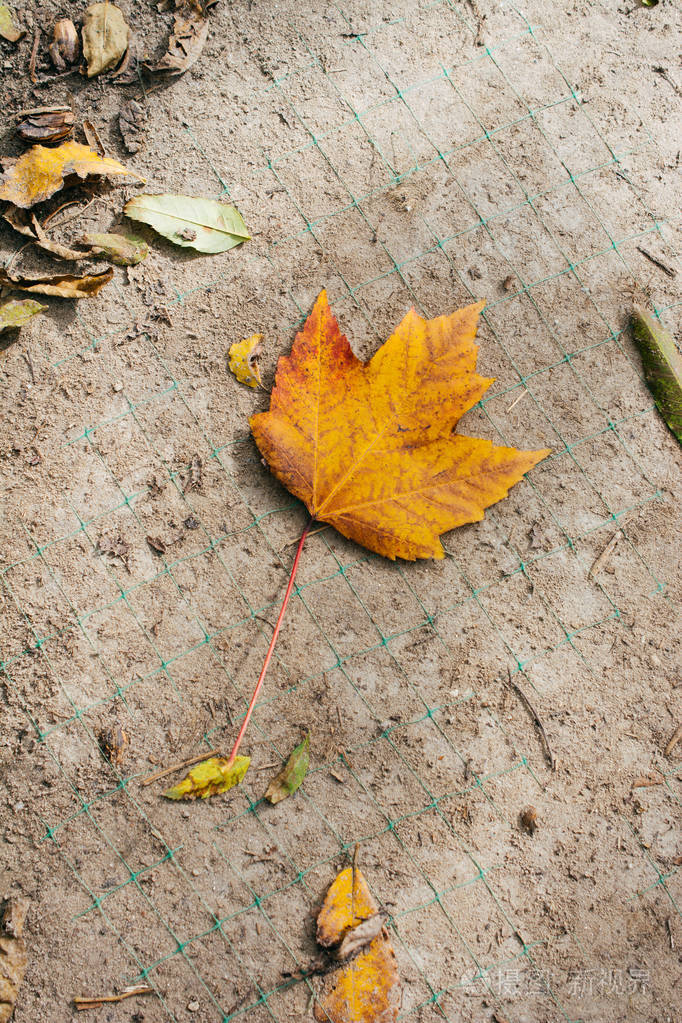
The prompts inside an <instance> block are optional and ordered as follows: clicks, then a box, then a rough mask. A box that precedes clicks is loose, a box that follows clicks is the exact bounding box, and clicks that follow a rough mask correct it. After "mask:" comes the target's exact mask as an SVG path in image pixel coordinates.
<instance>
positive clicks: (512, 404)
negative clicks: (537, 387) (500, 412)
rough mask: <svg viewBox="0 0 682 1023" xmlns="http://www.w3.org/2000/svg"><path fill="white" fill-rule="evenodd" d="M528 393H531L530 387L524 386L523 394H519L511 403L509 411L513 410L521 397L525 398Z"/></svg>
mask: <svg viewBox="0 0 682 1023" xmlns="http://www.w3.org/2000/svg"><path fill="white" fill-rule="evenodd" d="M528 393H529V392H528V388H526V387H524V389H523V390H522V391H521V394H520V395H519V396H518V398H515V399H514V401H513V402H512V403H511V405H510V406H509V408H508V409H507V412H511V410H512V409H513V408H514V406H515V405H518V403H519V402H520V401H521V399H522V398H525V397H526V395H527V394H528Z"/></svg>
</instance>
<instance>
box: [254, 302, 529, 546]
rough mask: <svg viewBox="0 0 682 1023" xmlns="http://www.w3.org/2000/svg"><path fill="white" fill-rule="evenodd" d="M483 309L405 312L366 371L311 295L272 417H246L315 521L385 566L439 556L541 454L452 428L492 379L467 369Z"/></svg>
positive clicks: (280, 376) (280, 374)
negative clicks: (445, 537)
mask: <svg viewBox="0 0 682 1023" xmlns="http://www.w3.org/2000/svg"><path fill="white" fill-rule="evenodd" d="M483 305H484V303H483V302H479V303H477V304H476V305H471V306H468V307H467V308H465V309H459V310H458V311H457V312H454V313H452V314H451V315H450V316H439V317H437V318H436V319H433V320H425V319H423V318H422V317H421V316H419V315H418V314H417V313H416V312H415V310H414V309H411V310H410V311H409V312H408V313H407V315H406V316H405V318H404V319H403V321H402V322H401V323H400V325H399V326H398V327H397V328H396V330H395V333H393V334H392V335H391V337H390V338H389V339H388V341H386V342H385V344H384V345H382V347H381V348H380V349H379V350H378V351H377V353H376V354H375V355H374V356H373V358H372V359H370V361H369V362H367V363H363V362H361V361H360V360H359V359H358V358H356V356H355V355H354V354H353V351H352V350H351V347H350V345H349V343H348V340H347V338H346V337H345V336H344V335H343V334H342V333H341V331H340V330H339V326H338V323H337V322H336V319H335V318H334V316H333V314H332V312H331V309H330V308H329V303H328V302H327V295H326V292H324V291H323V292H322V293H321V294H320V296H319V297H318V299H317V301H316V303H315V306H314V308H313V311H312V313H311V314H310V316H309V317H308V319H307V321H306V323H305V326H304V327H303V330H302V331H301V332H300V333H299V334H298V335H297V336H296V339H295V341H294V344H293V347H292V350H291V354H290V355H288V356H285V357H283V358H281V359H280V360H279V364H278V368H277V376H276V380H275V387H274V389H273V392H272V398H271V402H270V409H269V411H268V412H262V413H259V414H258V415H255V416H253V417H252V419H251V430H252V432H253V436H254V438H255V441H256V444H257V445H258V447H259V448H260V450H261V452H262V454H263V455H264V457H265V459H266V461H267V462H268V464H269V465H270V468H271V470H272V472H273V473H274V474H275V476H276V477H277V478H278V479H279V480H280V481H281V482H282V483H283V484H284V485H285V486H286V487H287V488H288V489H289V490H290V491H291V492H292V493H293V494H294V495H295V496H296V497H298V498H300V499H301V500H302V501H303V502H304V503H305V504H306V506H307V507H308V510H309V511H310V514H311V515H312V516H313V517H314V518H316V519H320V520H321V521H323V522H328V523H330V524H331V525H332V526H334V527H335V528H336V529H338V531H339V532H340V533H342V534H343V535H344V536H346V537H348V538H350V539H352V540H355V541H357V542H358V543H360V544H362V545H363V546H364V547H367V548H369V549H370V550H373V551H376V552H377V553H378V554H382V555H384V556H385V557H388V558H396V557H401V558H406V559H408V560H410V561H413V560H414V559H415V558H429V557H432V558H442V557H443V554H444V552H443V548H442V546H441V543H440V540H439V536H440V535H441V534H442V533H445V532H446V531H447V530H450V529H453V528H454V527H455V526H461V525H464V524H465V523H467V522H476V521H478V520H479V519H482V518H483V512H484V509H485V508H487V507H489V506H490V505H491V504H494V503H495V502H496V501H499V500H500V499H501V498H503V497H506V496H507V493H508V491H509V488H510V487H511V486H512V485H513V484H514V483H517V482H518V481H519V480H520V479H521V478H522V476H523V474H524V473H526V472H528V470H529V469H532V467H533V466H534V465H536V464H537V463H538V462H539V461H540V460H541V459H542V458H545V457H546V455H548V454H549V449H544V450H542V451H517V450H516V448H509V447H498V446H495V445H494V444H493V443H492V442H491V441H488V440H480V439H478V438H475V437H465V436H462V435H461V434H459V433H456V432H454V431H455V427H456V426H457V423H458V422H459V420H460V419H461V417H462V416H463V415H464V413H465V412H467V411H468V410H469V409H470V408H472V406H473V405H475V404H476V402H477V401H479V399H480V398H481V397H482V395H483V394H484V393H485V391H486V390H487V389H488V387H489V386H490V384H491V383H492V382H493V381H492V379H490V378H485V377H481V376H479V374H478V373H477V372H476V357H477V353H478V347H477V345H475V344H474V337H475V336H476V327H477V323H478V316H479V313H480V312H481V309H482V308H483Z"/></svg>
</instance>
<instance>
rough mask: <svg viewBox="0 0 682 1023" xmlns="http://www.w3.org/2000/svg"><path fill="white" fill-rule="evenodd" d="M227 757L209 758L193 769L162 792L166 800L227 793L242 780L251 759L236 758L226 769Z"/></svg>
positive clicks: (204, 797) (205, 797) (201, 797)
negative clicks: (170, 787)
mask: <svg viewBox="0 0 682 1023" xmlns="http://www.w3.org/2000/svg"><path fill="white" fill-rule="evenodd" d="M228 763H229V760H228V759H227V757H210V758H209V759H208V760H202V762H201V763H200V764H197V766H196V767H193V768H192V770H191V771H190V772H189V774H188V775H187V777H185V778H183V779H182V781H181V782H179V783H178V784H177V785H174V786H173V788H172V789H168V790H167V791H166V792H164V796H165V797H166V799H208V797H209V796H215V795H218V793H220V792H227V791H228V789H231V788H233V787H234V786H235V785H239V783H240V782H241V781H242V780H243V778H244V775H245V774H246V772H247V771H248V769H249V764H250V763H251V757H236V758H235V761H234V763H233V764H232V766H231V767H228V766H227V765H228Z"/></svg>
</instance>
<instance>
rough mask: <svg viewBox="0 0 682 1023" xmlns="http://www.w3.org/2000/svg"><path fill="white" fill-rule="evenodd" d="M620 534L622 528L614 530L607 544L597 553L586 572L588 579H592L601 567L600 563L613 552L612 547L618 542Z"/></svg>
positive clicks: (621, 533)
mask: <svg viewBox="0 0 682 1023" xmlns="http://www.w3.org/2000/svg"><path fill="white" fill-rule="evenodd" d="M622 535H623V530H622V529H617V530H616V532H615V533H614V534H613V536H612V537H611V539H610V540H609V542H608V543H607V545H606V547H605V548H604V550H603V551H602V552H601V554H598V555H597V557H596V558H595V559H594V561H593V562H592V567H591V568H590V570H589V572H588V573H587V578H588V579H593V578H594V576H595V575H596V573H597V572H598V571H599V569H600V568H601V567H602V565H603V564H604V563H605V562H606V561H607V560H608V558H609V556H610V555H611V553H612V552H613V549H614V547H615V546H616V544H617V543H618V541H619V540H620V538H621V537H622Z"/></svg>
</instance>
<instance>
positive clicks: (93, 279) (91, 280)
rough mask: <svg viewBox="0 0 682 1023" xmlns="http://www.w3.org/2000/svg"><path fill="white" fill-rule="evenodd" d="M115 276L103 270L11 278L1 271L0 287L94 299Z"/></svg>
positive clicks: (63, 296)
mask: <svg viewBox="0 0 682 1023" xmlns="http://www.w3.org/2000/svg"><path fill="white" fill-rule="evenodd" d="M113 276H114V271H113V270H112V269H111V267H109V269H108V270H101V271H99V272H98V273H93V274H83V275H82V276H80V277H76V276H74V275H73V274H50V275H49V276H46V277H10V275H9V274H8V273H7V271H6V270H2V269H0V286H2V287H6V288H14V289H15V290H16V291H31V292H33V293H35V294H37V295H54V296H55V298H93V297H94V296H95V295H97V294H98V293H99V292H100V291H101V290H102V288H103V287H104V285H105V284H108V283H109V281H110V280H111V278H112V277H113Z"/></svg>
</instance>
